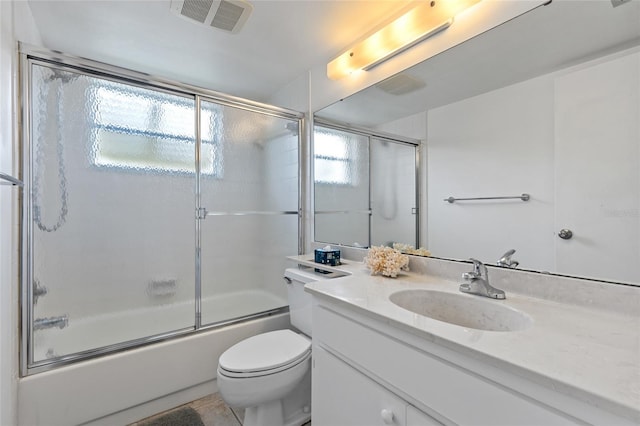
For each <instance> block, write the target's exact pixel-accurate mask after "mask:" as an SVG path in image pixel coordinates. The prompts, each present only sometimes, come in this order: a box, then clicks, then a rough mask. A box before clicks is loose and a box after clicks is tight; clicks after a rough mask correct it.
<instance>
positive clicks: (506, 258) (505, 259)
mask: <svg viewBox="0 0 640 426" xmlns="http://www.w3.org/2000/svg"><path fill="white" fill-rule="evenodd" d="M515 252H516V251H515V249H511V250H509V251H508V252H506V253H505V254H503V255H502V257H501V258H500V260H498V263H497V265H498V266H502V267H503V268H515V267H517V266H518V265H519V264H520V262H518V261H517V260H512V259H511V256H513V254H514V253H515Z"/></svg>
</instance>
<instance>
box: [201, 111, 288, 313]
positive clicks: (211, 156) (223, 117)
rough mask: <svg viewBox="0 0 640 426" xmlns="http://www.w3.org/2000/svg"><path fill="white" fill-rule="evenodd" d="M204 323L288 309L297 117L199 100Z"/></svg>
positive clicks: (202, 303)
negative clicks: (287, 274) (285, 277)
mask: <svg viewBox="0 0 640 426" xmlns="http://www.w3.org/2000/svg"><path fill="white" fill-rule="evenodd" d="M200 110H201V120H200V123H201V125H200V127H201V139H202V144H201V146H202V148H201V154H200V162H201V163H200V164H201V167H200V168H201V171H200V176H201V180H200V206H201V208H200V220H199V228H200V233H201V251H200V271H201V276H200V283H201V293H202V299H201V300H202V301H201V313H202V314H201V315H202V316H201V322H202V324H203V325H207V324H216V323H221V322H227V321H231V320H234V319H238V318H242V317H247V316H251V315H255V314H258V313H261V312H266V311H270V310H274V309H277V308H281V307H284V306H286V305H287V304H288V303H287V295H286V286H285V283H284V281H283V279H282V274H283V271H284V269H285V267H286V259H285V257H286V256H288V255H295V254H297V253H298V146H299V142H298V141H299V137H298V125H299V123H298V119H293V118H292V119H287V118H280V117H275V116H272V115H267V114H263V113H260V112H255V111H251V110H247V109H242V108H237V107H233V106H227V105H222V104H219V103H214V102H210V101H204V100H203V101H202V102H201V109H200Z"/></svg>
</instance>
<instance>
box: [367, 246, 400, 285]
mask: <svg viewBox="0 0 640 426" xmlns="http://www.w3.org/2000/svg"><path fill="white" fill-rule="evenodd" d="M364 264H365V265H367V268H369V269H370V270H371V275H377V274H382V275H384V276H385V277H392V278H395V277H397V276H398V273H399V272H400V271H401V270H402V271H408V270H409V256H407V255H406V254H402V253H400V251H398V250H395V249H392V248H391V247H383V246H380V247H376V246H373V247H371V248H370V249H369V253H367V256H366V257H365V258H364Z"/></svg>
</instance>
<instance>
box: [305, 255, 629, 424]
mask: <svg viewBox="0 0 640 426" xmlns="http://www.w3.org/2000/svg"><path fill="white" fill-rule="evenodd" d="M425 262H426V263H427V264H428V265H427V267H426V268H425V269H427V270H428V269H433V270H436V269H437V268H438V267H441V265H438V262H440V263H442V261H437V260H431V259H428V260H427V259H425ZM429 262H431V268H430V267H429ZM445 263H449V264H450V265H453V267H452V270H455V269H456V268H457V269H462V270H464V269H468V267H469V265H468V264H465V263H459V262H458V263H454V262H445ZM449 267H450V269H451V266H449ZM343 269H344V271H345V272H348V273H349V274H350V275H349V276H345V277H340V278H335V279H332V280H326V281H324V282H316V283H310V284H307V286H306V290H307V291H308V292H310V293H312V295H313V296H314V306H313V372H312V375H313V379H312V383H313V385H312V386H313V391H312V395H313V404H312V406H313V417H312V418H313V424H314V426H322V425H327V426H330V425H338V424H339V425H378V424H379V425H385V424H387V425H432V424H434V425H437V424H472V425H481V424H486V425H500V424H503V425H522V424H530V425H533V424H535V425H555V424H600V425H614V424H615V425H627V424H628V425H632V424H639V423H640V408H639V407H640V335H639V333H638V330H639V329H640V316H638V310H637V309H634V306H635V307H637V306H640V288H637V287H632V286H616V285H609V284H605V283H596V282H588V281H583V280H575V279H566V278H561V277H548V276H547V277H545V276H542V275H541V274H534V273H527V272H523V271H517V272H514V271H501V270H497V269H496V268H492V269H491V271H492V272H495V274H494V275H495V279H494V285H496V286H497V287H499V286H500V285H502V286H503V288H504V289H505V291H506V292H507V298H506V299H505V300H491V299H488V298H482V297H479V296H474V295H468V294H463V293H460V292H459V291H458V286H459V284H460V282H461V280H458V281H456V280H455V275H451V278H444V277H443V276H441V275H430V274H417V273H407V274H404V275H401V276H399V277H398V278H395V279H391V278H384V277H380V276H370V275H369V274H368V271H367V270H366V269H365V267H364V265H363V264H362V263H359V262H351V263H349V264H348V265H346V266H345V267H344V268H343ZM423 272H425V271H424V270H423ZM505 277H507V278H505ZM532 280H533V281H535V280H537V281H538V283H539V285H538V288H539V292H540V294H533V293H535V290H531V286H530V283H531V282H532ZM545 280H547V281H548V280H551V281H553V280H573V281H574V282H572V283H571V285H572V287H571V288H573V290H574V292H576V294H577V296H576V297H575V298H574V299H572V298H571V297H569V296H568V295H567V294H568V293H566V292H565V293H563V294H556V295H555V296H557V297H555V296H554V297H551V294H552V293H553V292H550V291H549V289H550V288H553V283H552V282H551V283H549V282H546V283H545ZM507 282H511V283H512V284H507ZM516 282H519V283H520V284H524V285H525V286H526V288H521V290H522V291H521V292H517V290H519V288H518V285H519V284H517V283H516ZM514 283H516V284H514ZM566 287H567V283H564V288H566ZM545 292H546V293H545ZM542 293H545V294H542ZM605 293H606V294H605ZM394 294H395V296H392V295H394ZM430 296H435V297H437V298H438V305H440V306H442V305H449V306H450V307H452V309H450V310H449V311H448V313H447V312H445V313H444V316H443V317H440V320H436V319H433V318H431V317H429V315H443V314H442V312H444V311H442V310H440V313H437V312H435V311H434V312H435V313H434V312H432V311H425V312H421V313H418V309H420V306H421V305H422V306H424V305H425V303H424V302H426V301H427V299H428V298H429V297H430ZM421 298H422V299H421ZM607 298H611V300H618V301H619V302H620V303H619V305H620V307H619V308H616V307H615V306H614V307H612V308H611V309H607V308H606V307H605V305H606V304H607V303H606V302H605V303H599V302H598V301H599V300H600V301H601V300H604V299H607ZM479 299H481V300H479ZM392 300H393V301H392ZM412 300H413V301H414V302H415V303H413V305H412V304H411V301H412ZM394 302H395V303H394ZM450 302H451V303H450ZM399 305H401V306H399ZM496 305H500V306H496ZM402 306H404V307H402ZM492 306H493V307H495V308H496V309H497V311H490V309H492ZM610 306H613V305H610ZM410 309H411V310H410ZM425 309H426V308H425ZM445 311H446V310H445ZM463 311H464V312H463ZM479 311H483V312H479ZM456 312H457V314H456ZM476 314H477V315H476ZM485 314H486V315H485ZM474 315H475V319H473V318H472V317H473V316H474ZM461 318H462V319H461ZM468 318H471V320H470V321H472V322H471V323H469V324H471V326H469V325H467V326H461V325H456V324H454V323H451V321H453V322H455V321H464V320H466V319H468ZM474 321H475V322H474ZM496 330H500V331H496Z"/></svg>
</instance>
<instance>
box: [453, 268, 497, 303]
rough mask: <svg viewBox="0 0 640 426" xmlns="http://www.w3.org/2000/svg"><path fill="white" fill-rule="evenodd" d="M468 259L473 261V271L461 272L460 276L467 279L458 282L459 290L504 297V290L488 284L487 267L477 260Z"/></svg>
mask: <svg viewBox="0 0 640 426" xmlns="http://www.w3.org/2000/svg"><path fill="white" fill-rule="evenodd" d="M469 260H470V261H472V262H473V271H471V272H465V273H464V274H462V278H464V279H465V280H467V282H466V283H462V284H460V291H461V292H463V293H469V294H477V295H478V296H484V297H490V298H492V299H504V298H505V295H504V291H502V290H499V289H497V288H494V287H492V286H491V285H490V284H489V271H487V267H486V266H485V265H484V264H483V263H482V262H480V261H479V260H476V259H469Z"/></svg>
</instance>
